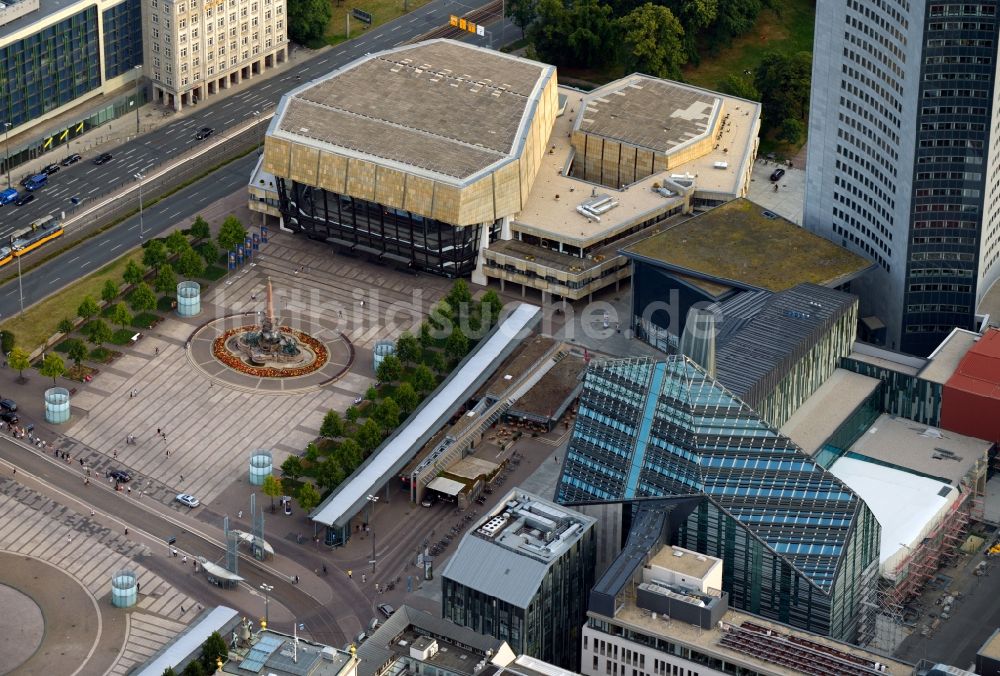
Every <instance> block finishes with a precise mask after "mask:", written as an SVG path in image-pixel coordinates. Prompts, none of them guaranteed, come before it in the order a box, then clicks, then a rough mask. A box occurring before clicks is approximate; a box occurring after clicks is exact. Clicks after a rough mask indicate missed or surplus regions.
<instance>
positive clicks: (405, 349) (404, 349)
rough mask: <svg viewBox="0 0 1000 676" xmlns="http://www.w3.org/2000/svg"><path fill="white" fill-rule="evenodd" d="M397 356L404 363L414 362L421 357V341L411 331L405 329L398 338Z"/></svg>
mask: <svg viewBox="0 0 1000 676" xmlns="http://www.w3.org/2000/svg"><path fill="white" fill-rule="evenodd" d="M396 356H398V357H399V360H400V361H401V362H403V363H404V364H412V363H414V362H415V361H417V360H418V359H420V343H419V341H417V339H416V338H415V337H414V336H413V334H412V333H410V332H409V331H404V332H403V333H402V334H401V335H400V336H399V338H397V339H396Z"/></svg>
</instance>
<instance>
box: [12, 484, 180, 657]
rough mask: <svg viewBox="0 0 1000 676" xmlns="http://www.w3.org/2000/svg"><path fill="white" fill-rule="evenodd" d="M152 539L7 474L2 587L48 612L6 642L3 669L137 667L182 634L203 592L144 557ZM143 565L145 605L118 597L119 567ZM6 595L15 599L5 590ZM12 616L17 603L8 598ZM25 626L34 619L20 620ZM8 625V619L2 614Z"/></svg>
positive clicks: (30, 611)
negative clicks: (180, 583) (173, 582)
mask: <svg viewBox="0 0 1000 676" xmlns="http://www.w3.org/2000/svg"><path fill="white" fill-rule="evenodd" d="M148 554H149V551H148V548H147V547H145V546H144V545H142V544H140V543H138V542H136V541H134V540H132V539H129V538H128V537H126V536H125V535H124V534H123V533H121V532H116V531H114V530H112V529H111V528H109V527H108V526H107V525H105V520H104V519H103V518H102V515H95V516H90V515H88V514H82V513H80V512H77V511H74V510H73V509H71V508H69V507H67V506H65V505H62V504H60V503H58V502H56V501H54V500H52V499H50V498H48V497H46V496H44V495H42V494H41V493H39V492H37V491H36V490H34V489H33V488H30V487H28V486H26V485H24V484H22V483H19V482H17V481H14V480H13V479H11V478H7V477H4V478H3V479H0V589H7V588H14V589H17V590H19V591H20V592H21V594H23V597H22V598H21V599H19V600H18V604H19V607H22V606H23V608H22V610H23V611H24V613H25V617H26V618H28V619H29V620H30V618H31V617H33V616H34V615H35V613H36V612H37V611H36V610H34V609H36V608H37V609H38V610H40V615H41V618H42V620H43V621H44V631H42V627H41V623H37V624H38V626H37V627H36V630H35V631H30V632H28V634H26V635H23V636H21V637H20V641H21V642H24V643H28V644H29V645H30V646H32V648H33V649H32V650H31V651H30V652H28V651H27V650H23V645H22V646H17V645H13V644H10V645H8V644H7V643H5V642H0V673H7V671H8V669H10V670H18V671H20V672H22V673H34V674H44V673H48V674H70V673H74V672H76V670H77V669H78V668H79V669H80V670H81V671H80V672H78V673H88V674H101V673H110V674H127V673H128V672H129V671H131V670H132V669H133V668H134V667H136V666H137V665H139V664H142V663H143V662H145V661H146V659H148V658H149V657H150V656H151V655H152V654H153V653H155V652H156V651H157V650H159V649H160V648H161V647H162V646H163V645H165V644H166V643H167V642H168V641H169V640H171V639H172V638H173V637H174V636H176V635H177V633H179V632H180V631H181V630H182V629H183V628H184V626H186V625H187V624H188V623H189V622H190V621H191V620H192V619H193V618H194V617H195V616H196V615H197V613H198V610H197V608H198V606H197V605H196V603H195V601H194V600H193V599H192V598H191V597H189V596H187V595H185V594H183V593H181V592H179V591H177V590H176V589H174V588H173V587H172V586H170V585H169V584H168V583H167V582H166V581H164V579H163V578H162V577H160V576H159V575H157V574H156V573H154V572H152V571H150V570H149V569H148V568H146V567H145V566H143V565H142V564H140V563H137V560H141V559H142V558H144V557H146V556H148ZM122 568H129V569H131V570H133V571H134V572H135V573H136V574H137V576H138V581H139V585H140V594H139V600H138V602H137V604H136V605H135V606H134V607H133V608H131V609H128V610H124V609H119V608H115V607H113V606H112V605H111V576H112V574H113V573H114V572H115V571H118V570H120V569H122ZM0 598H5V597H4V596H2V595H0ZM5 610H6V611H7V613H6V614H7V615H8V619H9V614H10V610H11V608H10V607H5ZM17 617H18V620H17V623H16V625H17V627H18V630H19V631H23V630H24V628H25V627H26V626H28V627H30V625H31V623H30V622H28V623H27V624H25V623H22V622H21V621H20V619H19V618H20V611H19V613H18V616H17ZM0 626H3V620H2V619H0Z"/></svg>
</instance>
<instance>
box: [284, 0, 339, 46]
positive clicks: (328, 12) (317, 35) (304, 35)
mask: <svg viewBox="0 0 1000 676" xmlns="http://www.w3.org/2000/svg"><path fill="white" fill-rule="evenodd" d="M287 13H288V37H289V38H291V39H292V40H294V41H295V42H298V43H299V44H302V45H313V44H315V43H317V42H319V41H320V40H322V39H323V35H324V34H325V33H326V27H327V25H329V23H330V18H331V17H332V16H333V6H332V3H330V2H327V0H291V2H289V3H288V10H287Z"/></svg>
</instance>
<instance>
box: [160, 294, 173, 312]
mask: <svg viewBox="0 0 1000 676" xmlns="http://www.w3.org/2000/svg"><path fill="white" fill-rule="evenodd" d="M156 309H157V310H159V311H160V312H170V311H171V310H173V309H174V299H173V298H172V297H171V296H161V297H160V299H159V300H157V301H156Z"/></svg>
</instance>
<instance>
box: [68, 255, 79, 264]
mask: <svg viewBox="0 0 1000 676" xmlns="http://www.w3.org/2000/svg"><path fill="white" fill-rule="evenodd" d="M77 258H79V256H76V257H75V258H70V259H69V260H68V261H66V264H67V265H69V264H70V263H72V262H73V261H75V260H76V259H77Z"/></svg>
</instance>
